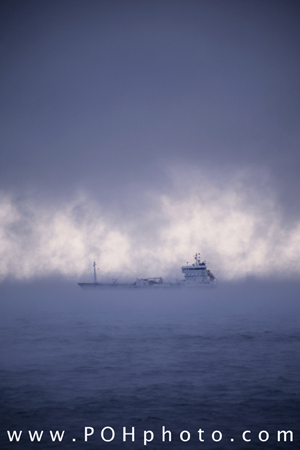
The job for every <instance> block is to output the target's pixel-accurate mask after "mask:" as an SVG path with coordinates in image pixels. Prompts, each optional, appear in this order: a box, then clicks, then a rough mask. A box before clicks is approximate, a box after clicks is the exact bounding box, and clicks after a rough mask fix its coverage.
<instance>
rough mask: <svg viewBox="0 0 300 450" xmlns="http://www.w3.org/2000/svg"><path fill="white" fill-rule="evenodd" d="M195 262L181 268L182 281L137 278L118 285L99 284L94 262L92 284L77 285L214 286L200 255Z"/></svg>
mask: <svg viewBox="0 0 300 450" xmlns="http://www.w3.org/2000/svg"><path fill="white" fill-rule="evenodd" d="M194 259H195V262H194V263H193V264H188V263H187V264H186V265H185V266H182V267H181V271H182V273H183V274H184V279H183V280H178V281H177V280H176V282H168V281H167V282H165V281H164V280H163V279H162V277H152V278H137V279H136V280H135V282H133V283H118V280H117V279H113V281H112V283H99V282H98V281H97V274H96V262H95V261H94V263H93V267H94V282H93V283H78V285H79V286H80V287H81V288H83V289H90V288H92V289H95V288H102V289H103V288H114V289H116V288H136V289H138V288H151V289H155V288H172V287H174V288H180V287H188V288H190V287H195V288H197V287H209V286H211V287H213V286H216V283H217V280H216V278H215V277H214V275H213V274H212V273H211V271H210V270H208V269H207V266H206V262H205V261H202V262H201V259H200V253H196V255H195V256H194Z"/></svg>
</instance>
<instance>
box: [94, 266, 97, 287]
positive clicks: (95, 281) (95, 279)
mask: <svg viewBox="0 0 300 450" xmlns="http://www.w3.org/2000/svg"><path fill="white" fill-rule="evenodd" d="M93 266H94V283H97V274H96V263H95V261H94V264H93Z"/></svg>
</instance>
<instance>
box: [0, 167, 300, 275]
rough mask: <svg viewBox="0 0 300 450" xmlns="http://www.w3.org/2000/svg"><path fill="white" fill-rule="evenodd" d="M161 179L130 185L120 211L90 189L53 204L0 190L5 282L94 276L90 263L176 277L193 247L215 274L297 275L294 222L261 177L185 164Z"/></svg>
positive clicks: (298, 236) (0, 259) (298, 229)
mask: <svg viewBox="0 0 300 450" xmlns="http://www.w3.org/2000/svg"><path fill="white" fill-rule="evenodd" d="M165 176H166V179H167V182H166V187H165V188H164V190H162V189H160V190H156V189H155V187H153V189H150V190H149V188H148V189H147V190H146V189H143V188H142V186H140V189H137V194H136V195H135V196H134V195H133V194H132V190H131V191H130V195H131V197H132V195H133V198H131V199H130V202H128V205H127V206H128V208H127V210H126V211H125V209H126V207H125V209H124V205H119V207H116V206H114V208H111V210H110V209H109V208H108V207H107V205H105V207H104V205H102V204H101V203H100V202H98V201H96V200H95V199H93V198H92V196H91V195H89V194H88V193H87V192H85V193H83V192H81V193H78V194H76V195H74V196H73V198H69V199H68V201H67V200H66V199H65V198H64V199H62V200H56V201H53V200H52V201H51V202H50V201H49V200H48V201H47V199H45V198H44V199H42V198H41V197H38V196H34V195H32V194H31V195H30V196H23V197H22V198H21V197H20V198H17V197H16V196H14V195H12V194H11V193H7V192H6V193H5V192H3V193H2V195H1V197H0V205H1V206H0V211H1V215H0V248H1V255H0V277H1V279H2V280H3V279H5V278H6V277H11V278H15V279H30V278H33V277H46V276H50V275H53V274H61V275H62V276H65V277H70V278H74V279H86V280H91V279H92V262H93V261H94V260H96V262H97V266H98V268H99V272H98V274H99V276H98V278H103V279H105V278H106V279H108V278H111V277H115V276H116V277H121V278H122V277H124V278H134V277H136V276H165V277H175V276H176V277H180V276H181V274H180V266H181V265H182V264H184V263H185V262H187V261H189V262H191V261H192V256H193V254H194V253H195V252H198V251H200V252H201V255H202V257H203V258H204V259H206V260H207V262H208V263H209V267H210V269H211V270H212V272H213V273H214V274H215V275H216V276H217V278H219V279H224V280H232V279H239V278H243V277H246V276H256V277H272V276H273V277H276V278H286V277H298V276H299V274H300V263H299V261H298V257H297V255H298V254H299V250H300V223H299V222H294V223H289V222H287V221H286V219H285V217H284V216H283V215H282V212H281V208H280V205H279V203H278V201H277V199H276V197H275V194H274V192H273V190H272V180H271V179H270V177H268V175H267V174H266V173H264V172H262V171H260V170H257V169H254V168H252V169H248V170H235V171H232V172H231V173H229V172H228V171H227V172H226V173H222V172H220V171H218V172H217V171H215V172H214V171H213V170H207V168H206V169H205V168H203V169H201V170H199V169H196V168H192V167H191V166H189V165H185V166H183V165H181V167H173V168H169V169H168V170H166V171H165ZM124 191H125V192H126V189H125V188H124ZM123 199H124V197H122V201H123Z"/></svg>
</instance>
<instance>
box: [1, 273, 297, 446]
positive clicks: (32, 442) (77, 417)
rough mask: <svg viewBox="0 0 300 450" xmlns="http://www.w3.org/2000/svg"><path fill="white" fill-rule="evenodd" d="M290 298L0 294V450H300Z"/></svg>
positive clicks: (59, 290)
mask: <svg viewBox="0 0 300 450" xmlns="http://www.w3.org/2000/svg"><path fill="white" fill-rule="evenodd" d="M299 288H300V285H299V283H297V282H292V281H291V282H278V281H272V280H269V281H257V280H252V279H248V280H247V281H244V282H240V283H222V282H219V284H218V286H217V288H213V289H205V288H204V289H190V290H189V289H166V290H162V289H161V290H160V289H131V290H130V289H127V290H126V289H124V290H121V289H120V290H119V289H111V290H93V291H90V292H87V291H83V290H81V289H80V288H79V287H78V286H77V284H76V282H73V281H72V280H71V281H70V280H69V281H64V280H61V279H51V280H50V279H48V280H36V281H34V282H32V281H31V282H27V283H21V282H19V283H17V282H13V281H6V282H3V283H2V284H1V285H0V315H1V316H0V327H1V331H0V352H1V353H0V368H1V371H0V449H5V450H6V449H10V450H14V449H43V450H44V449H56V448H59V449H62V450H63V449H68V450H69V449H70V450H71V449H72V450H76V449H91V450H95V449H108V450H115V449H118V450H119V449H120V450H122V449H124V450H125V449H149V450H158V449H159V450H161V449H168V450H169V449H172V450H176V449H180V450H191V449H193V450H194V449H199V450H204V449H230V450H236V449H238V450H240V449H248V450H252V449H264V450H277V449H300V327H299V325H300V289H299Z"/></svg>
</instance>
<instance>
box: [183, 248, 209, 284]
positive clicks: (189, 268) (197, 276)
mask: <svg viewBox="0 0 300 450" xmlns="http://www.w3.org/2000/svg"><path fill="white" fill-rule="evenodd" d="M194 259H195V262H194V263H193V264H191V265H189V264H188V263H187V265H186V266H182V267H181V271H182V273H183V274H184V280H183V282H182V283H184V284H185V285H186V286H197V285H213V284H216V279H215V277H214V275H213V274H212V273H211V271H210V270H208V269H207V267H206V262H205V261H202V262H201V259H200V253H196V255H195V256H194Z"/></svg>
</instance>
